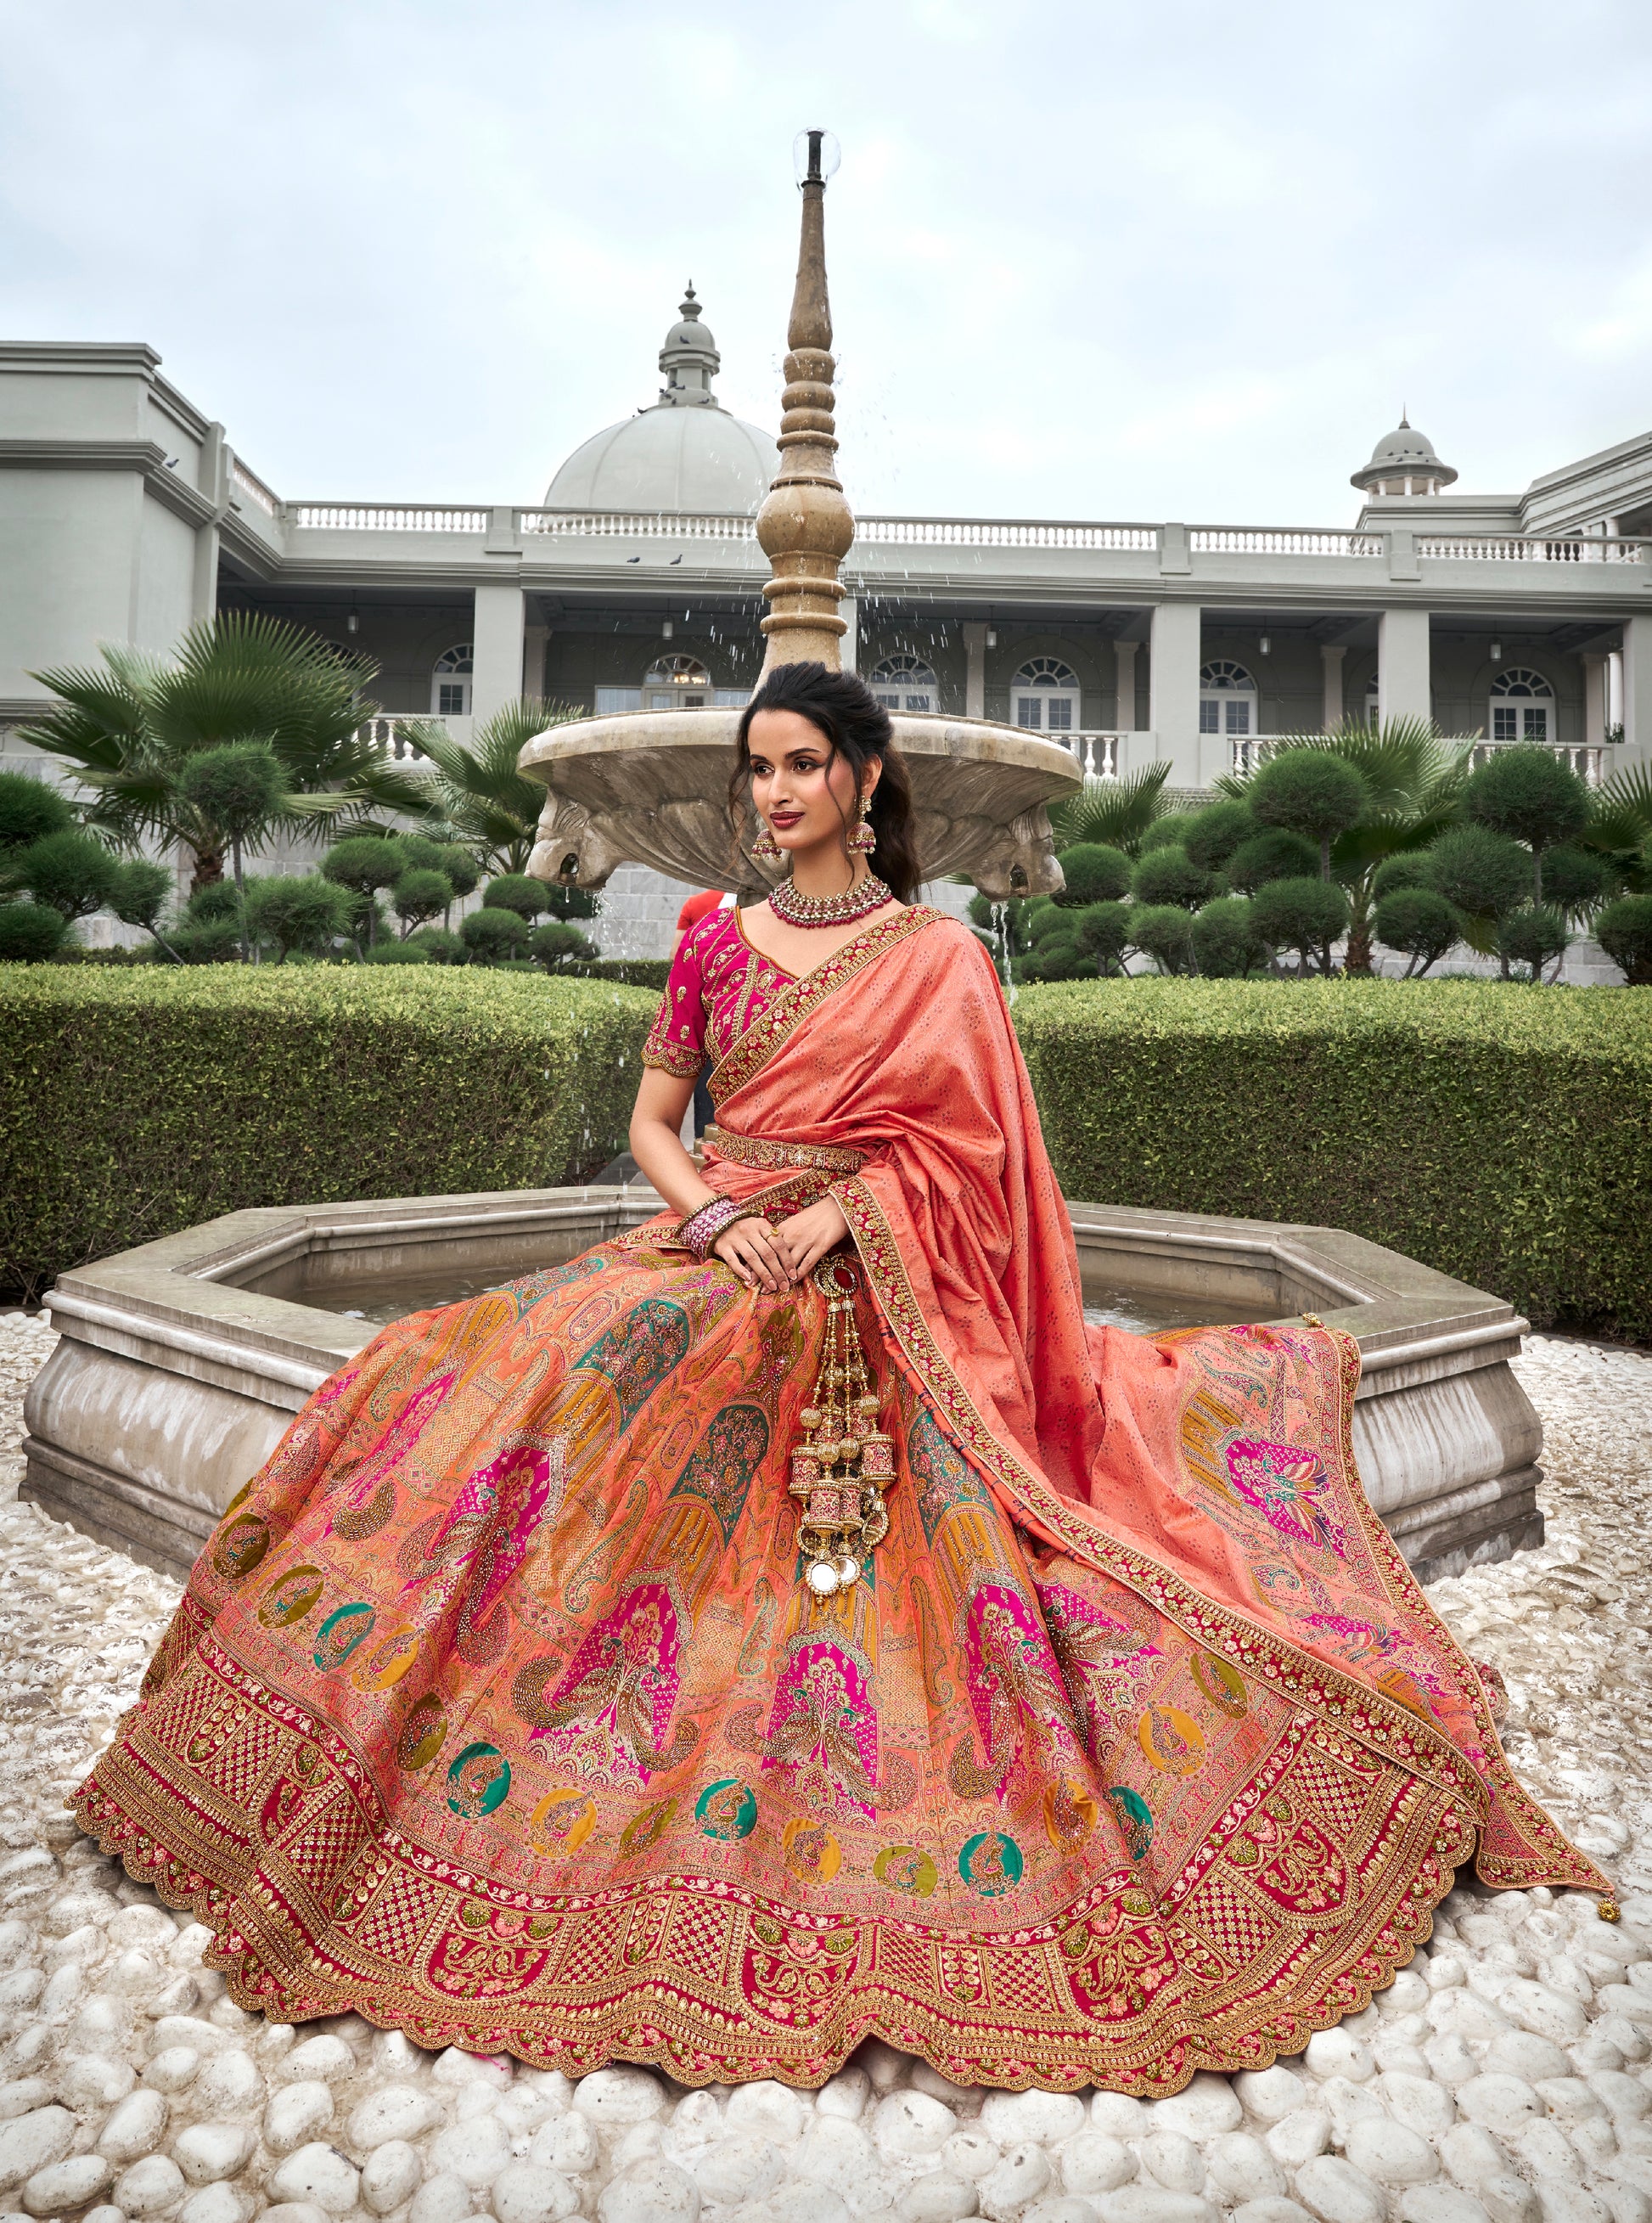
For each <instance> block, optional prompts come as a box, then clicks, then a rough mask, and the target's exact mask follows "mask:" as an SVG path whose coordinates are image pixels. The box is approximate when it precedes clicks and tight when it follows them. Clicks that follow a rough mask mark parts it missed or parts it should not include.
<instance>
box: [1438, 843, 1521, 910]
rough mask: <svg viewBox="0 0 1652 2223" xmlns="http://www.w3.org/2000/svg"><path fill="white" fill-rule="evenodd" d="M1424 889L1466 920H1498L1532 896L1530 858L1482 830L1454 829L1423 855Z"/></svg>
mask: <svg viewBox="0 0 1652 2223" xmlns="http://www.w3.org/2000/svg"><path fill="white" fill-rule="evenodd" d="M1424 855H1425V857H1426V859H1427V861H1428V868H1429V878H1428V885H1429V886H1430V887H1432V888H1433V889H1434V890H1435V891H1436V893H1438V894H1440V895H1442V896H1443V897H1445V899H1446V901H1447V902H1448V904H1454V905H1455V906H1456V908H1457V909H1458V910H1460V911H1462V912H1464V913H1465V914H1466V915H1467V916H1468V917H1470V918H1501V917H1503V916H1504V914H1505V913H1506V912H1509V911H1511V910H1518V909H1519V907H1520V905H1521V904H1523V903H1525V902H1527V901H1528V900H1529V899H1530V895H1531V857H1530V853H1529V852H1528V851H1527V850H1524V849H1523V848H1522V847H1521V846H1520V844H1519V843H1518V842H1517V841H1511V840H1510V838H1509V836H1508V835H1507V834H1494V833H1493V832H1492V829H1491V828H1490V827H1487V826H1454V827H1453V828H1451V829H1450V831H1449V832H1448V833H1445V834H1442V835H1441V836H1440V839H1439V840H1438V841H1436V842H1435V843H1434V845H1433V847H1431V848H1429V849H1428V850H1426V851H1425V852H1424Z"/></svg>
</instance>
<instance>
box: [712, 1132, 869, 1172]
mask: <svg viewBox="0 0 1652 2223" xmlns="http://www.w3.org/2000/svg"><path fill="white" fill-rule="evenodd" d="M701 1140H702V1141H703V1142H704V1143H705V1145H706V1148H707V1149H708V1150H715V1151H716V1153H717V1155H718V1156H719V1158H727V1159H729V1160H730V1161H731V1162H732V1163H733V1164H735V1165H737V1166H755V1167H756V1168H757V1170H758V1172H759V1173H785V1172H789V1171H791V1170H792V1169H793V1168H801V1169H803V1170H805V1171H807V1172H811V1173H821V1174H857V1173H858V1172H859V1171H860V1169H861V1168H862V1167H863V1166H864V1164H865V1162H866V1160H867V1158H868V1156H870V1152H868V1151H866V1150H840V1149H832V1148H831V1146H830V1145H829V1144H827V1143H771V1142H769V1140H768V1139H767V1137H764V1136H762V1135H731V1134H730V1133H729V1131H728V1130H727V1129H726V1128H725V1127H707V1129H706V1130H705V1131H704V1133H703V1135H702V1137H701Z"/></svg>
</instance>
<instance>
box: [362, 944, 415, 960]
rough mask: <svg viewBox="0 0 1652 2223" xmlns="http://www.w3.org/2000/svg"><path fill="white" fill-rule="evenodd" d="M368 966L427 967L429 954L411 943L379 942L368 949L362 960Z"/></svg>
mask: <svg viewBox="0 0 1652 2223" xmlns="http://www.w3.org/2000/svg"><path fill="white" fill-rule="evenodd" d="M364 961H365V962H366V963H367V964H368V965H428V964H429V963H430V951H429V950H428V949H421V948H419V947H418V943H417V942H412V941H381V942H380V943H378V944H377V946H376V947H375V948H372V949H369V950H368V952H367V957H366V959H365V960H364Z"/></svg>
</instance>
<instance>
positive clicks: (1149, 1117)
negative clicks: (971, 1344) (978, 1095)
mask: <svg viewBox="0 0 1652 2223" xmlns="http://www.w3.org/2000/svg"><path fill="white" fill-rule="evenodd" d="M1643 901H1646V902H1648V903H1649V904H1652V898H1643ZM1603 916H1604V915H1603ZM1641 931H1642V932H1643V933H1652V921H1648V922H1647V923H1645V924H1644V925H1643V928H1642V929H1641ZM1641 946H1642V947H1643V948H1647V947H1648V945H1647V944H1645V943H1643V944H1642V945H1641ZM1649 954H1652V953H1649ZM1014 1023H1015V1028H1016V1031H1017V1033H1018V1034H1019V1035H1020V1036H1021V1047H1022V1049H1023V1050H1024V1051H1025V1052H1026V1055H1027V1063H1028V1066H1029V1067H1030V1068H1031V1070H1032V1075H1033V1086H1034V1088H1035V1090H1036V1092H1037V1095H1038V1101H1039V1109H1040V1116H1041V1118H1042V1120H1043V1125H1044V1134H1045V1139H1046V1142H1047V1143H1048V1144H1049V1147H1050V1151H1051V1155H1052V1157H1053V1159H1054V1161H1055V1167H1056V1172H1057V1174H1058V1176H1059V1178H1060V1181H1061V1185H1062V1187H1063V1189H1064V1190H1065V1193H1066V1194H1067V1195H1068V1196H1069V1197H1073V1198H1078V1197H1084V1198H1091V1199H1095V1200H1098V1201H1101V1202H1105V1203H1109V1204H1119V1205H1134V1206H1145V1207H1147V1208H1150V1209H1157V1210H1165V1211H1174V1212H1222V1213H1234V1214H1239V1215H1242V1216H1248V1217H1253V1218H1256V1219H1279V1220H1287V1221H1305V1222H1308V1223H1310V1224H1315V1225H1322V1226H1328V1227H1341V1228H1347V1229H1348V1230H1350V1231H1352V1232H1353V1233H1354V1234H1356V1235H1363V1236H1366V1237H1369V1238H1370V1240H1372V1242H1375V1243H1384V1244H1389V1245H1391V1247H1392V1248H1393V1249H1395V1250H1401V1251H1404V1252H1405V1253H1406V1254H1408V1255H1409V1256H1411V1257H1414V1258H1418V1259H1421V1260H1422V1261H1423V1263H1425V1264H1427V1265H1430V1266H1434V1267H1436V1268H1438V1269H1440V1270H1441V1271H1442V1272H1443V1273H1448V1274H1454V1275H1460V1277H1461V1279H1463V1280H1464V1281H1466V1282H1470V1283H1472V1284H1473V1286H1475V1287H1476V1288H1483V1289H1491V1290H1494V1291H1495V1292H1496V1293H1497V1294H1498V1295H1499V1296H1501V1297H1504V1298H1506V1299H1507V1300H1509V1302H1510V1303H1511V1304H1513V1305H1515V1306H1516V1307H1518V1309H1519V1310H1520V1311H1522V1312H1523V1313H1526V1314H1527V1316H1528V1317H1529V1318H1530V1319H1533V1320H1535V1321H1536V1322H1538V1323H1539V1324H1540V1325H1545V1326H1547V1325H1552V1324H1554V1323H1556V1322H1567V1323H1570V1324H1572V1325H1573V1326H1580V1327H1588V1328H1592V1329H1595V1330H1599V1331H1600V1332H1605V1333H1607V1334H1611V1335H1621V1336H1631V1337H1638V1338H1643V1339H1645V1338H1652V1213H1649V1212H1646V1211H1645V1210H1644V1209H1643V1200H1644V1199H1645V1197H1646V1196H1647V1195H1648V1194H1649V1193H1652V1120H1648V1118H1646V1115H1645V1106H1646V1104H1647V1101H1648V1099H1649V1096H1652V997H1640V996H1635V995H1626V994H1624V993H1621V992H1612V991H1610V990H1599V989H1589V990H1586V989H1557V990H1554V991H1548V992H1542V993H1534V992H1533V991H1532V990H1531V989H1530V987H1527V986H1523V985H1516V984H1511V985H1509V986H1504V985H1502V984H1500V983H1498V982H1496V981H1476V982H1473V983H1458V982H1454V981H1435V980H1423V981H1414V982H1412V983H1411V984H1410V986H1401V985H1400V984H1399V982H1398V981H1394V980H1335V981H1318V980H1309V981H1303V982H1302V983H1301V984H1299V985H1297V986H1291V987H1289V988H1285V989H1282V988H1281V987H1280V986H1278V984H1277V983H1275V982H1270V981H1260V980H1257V981H1247V980H1153V979H1136V980H1132V981H1128V982H1125V981H1117V982H1110V981H1102V980H1096V981H1093V982H1090V983H1087V984H1085V985H1084V986H1078V985H1074V986H1058V987H1048V988H1038V989H1030V990H1027V992H1024V993H1023V994H1022V995H1021V996H1020V997H1019V998H1017V999H1016V1003H1015V1008H1014Z"/></svg>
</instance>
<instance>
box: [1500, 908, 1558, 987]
mask: <svg viewBox="0 0 1652 2223" xmlns="http://www.w3.org/2000/svg"><path fill="white" fill-rule="evenodd" d="M1573 939H1574V937H1573V934H1572V932H1571V930H1570V929H1569V928H1568V927H1567V923H1566V916H1565V914H1564V913H1563V912H1561V911H1559V910H1555V906H1554V904H1526V905H1525V907H1524V909H1523V910H1511V912H1510V913H1509V915H1508V916H1507V917H1506V918H1505V919H1503V920H1501V921H1500V922H1499V923H1498V930H1497V946H1498V955H1499V956H1500V957H1502V958H1504V959H1505V960H1507V962H1508V963H1509V964H1511V965H1530V967H1531V977H1532V979H1533V980H1534V981H1537V980H1541V979H1542V977H1543V967H1544V966H1545V965H1548V964H1549V963H1551V962H1552V961H1553V960H1555V958H1557V957H1563V956H1564V955H1565V954H1566V953H1567V950H1568V949H1569V948H1571V947H1572V943H1573Z"/></svg>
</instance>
